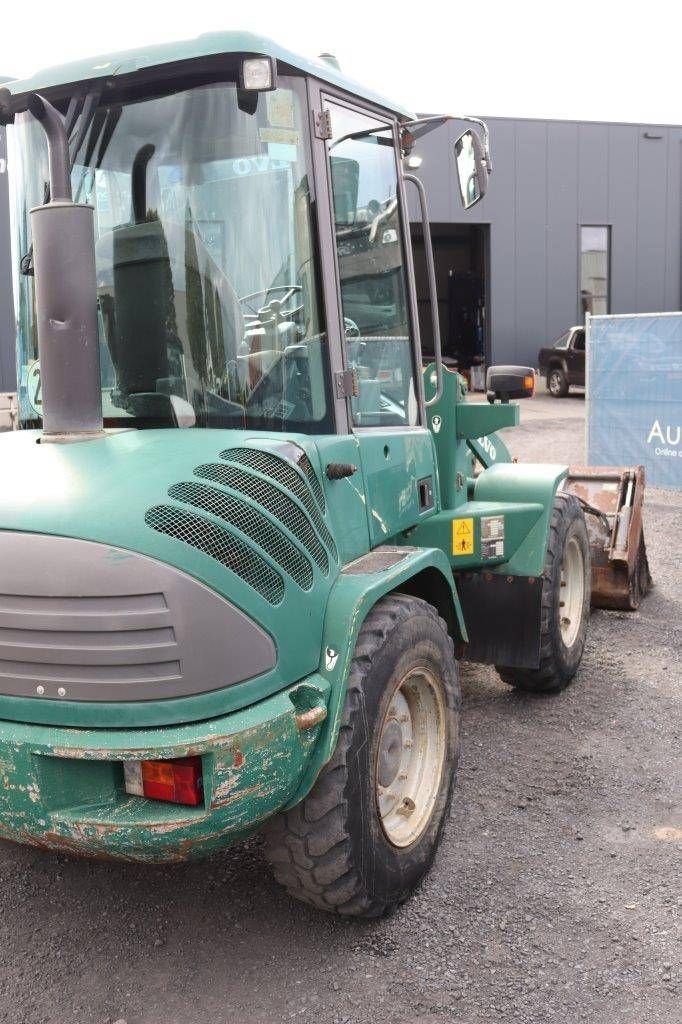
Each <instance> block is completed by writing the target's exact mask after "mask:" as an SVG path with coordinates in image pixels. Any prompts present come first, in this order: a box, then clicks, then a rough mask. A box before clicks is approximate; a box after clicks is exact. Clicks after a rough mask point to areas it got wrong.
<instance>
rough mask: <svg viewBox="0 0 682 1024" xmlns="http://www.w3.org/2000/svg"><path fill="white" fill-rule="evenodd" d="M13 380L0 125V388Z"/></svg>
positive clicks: (6, 210)
mask: <svg viewBox="0 0 682 1024" xmlns="http://www.w3.org/2000/svg"><path fill="white" fill-rule="evenodd" d="M0 81H1V80H0ZM15 383H16V375H15V371H14V314H13V304H12V288H11V278H10V251H9V202H8V198H7V148H6V138H5V130H4V128H0V391H13V390H14V388H15Z"/></svg>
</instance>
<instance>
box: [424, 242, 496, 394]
mask: <svg viewBox="0 0 682 1024" xmlns="http://www.w3.org/2000/svg"><path fill="white" fill-rule="evenodd" d="M488 230H489V229H488V225H485V224H472V225H469V224H432V225H431V234H432V239H433V255H434V261H435V265H436V284H437V288H438V314H439V319H440V332H441V346H442V350H443V361H444V362H445V363H446V365H447V366H449V367H450V368H451V369H457V370H459V372H460V373H463V374H464V376H465V377H467V379H468V380H469V382H470V384H471V385H472V386H473V387H476V386H477V385H478V386H480V388H481V389H482V388H483V381H484V377H485V373H484V366H485V363H486V361H487V346H488V335H487V322H488V315H487V302H488V294H487V293H488V288H487V273H486V268H487V262H488V260H487V253H488ZM412 238H413V249H414V262H415V271H416V281H417V301H418V305H419V327H420V334H421V342H422V350H423V353H424V359H425V360H428V361H430V358H431V356H432V355H433V332H432V329H431V315H430V309H429V292H428V283H427V279H426V263H425V258H424V239H423V237H422V235H421V232H420V230H419V228H418V227H416V226H413V229H412Z"/></svg>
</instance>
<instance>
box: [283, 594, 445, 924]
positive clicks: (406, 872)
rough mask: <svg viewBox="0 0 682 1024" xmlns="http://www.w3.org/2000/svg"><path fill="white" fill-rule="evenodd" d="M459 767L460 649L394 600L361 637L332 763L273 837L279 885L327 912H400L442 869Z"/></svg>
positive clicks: (421, 606)
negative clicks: (435, 863)
mask: <svg viewBox="0 0 682 1024" xmlns="http://www.w3.org/2000/svg"><path fill="white" fill-rule="evenodd" d="M458 756H459V685H458V680H457V665H456V662H455V659H454V654H453V647H452V640H451V639H450V637H449V636H448V634H447V631H446V627H445V623H444V622H443V620H442V619H440V618H439V617H438V613H437V611H436V609H435V608H433V607H432V606H431V605H430V604H427V603H426V602H425V601H422V600H419V599H418V598H414V597H409V596H407V595H403V594H392V595H390V596H389V597H386V598H383V599H382V600H381V601H379V602H378V604H377V605H376V606H375V607H374V608H373V609H372V611H371V612H370V614H369V615H368V616H367V619H366V620H365V623H364V625H363V627H362V630H361V631H360V635H359V636H358V641H357V644H356V647H355V654H354V657H353V662H352V666H351V671H350V676H349V680H348V691H347V695H346V701H345V705H344V711H343V717H342V721H341V727H340V731H339V737H338V741H337V745H336V750H335V751H334V755H333V757H332V759H331V761H330V762H329V764H328V765H326V767H325V768H324V769H323V771H322V773H321V774H320V776H319V778H318V780H317V782H316V783H315V786H314V787H313V789H312V790H311V792H310V793H309V795H308V796H307V797H306V798H305V799H304V800H303V801H302V802H301V803H300V804H298V805H297V806H296V807H294V808H293V809H292V810H290V811H286V812H284V813H282V814H280V815H278V816H277V817H276V818H275V819H273V821H272V822H271V823H270V825H269V827H268V829H267V832H266V857H267V859H268V860H269V861H270V863H271V865H272V868H273V871H274V874H275V878H276V879H277V880H278V881H279V882H281V883H282V885H284V886H285V887H286V888H287V890H288V891H289V893H290V894H291V895H292V896H295V897H297V898H298V899H302V900H305V901H306V902H308V903H312V904H314V905H315V906H316V907H319V908H321V909H322V910H327V911H333V912H335V913H338V914H343V915H347V916H355V917H378V916H380V915H381V914H385V913H388V912H390V911H391V910H393V909H394V908H395V907H396V906H398V905H399V904H400V903H402V902H403V901H404V900H405V899H406V898H407V897H408V896H409V895H410V893H411V892H412V891H413V890H414V889H415V887H416V886H417V885H418V884H419V882H420V881H421V880H422V878H423V877H424V875H425V874H426V872H427V871H428V868H429V866H430V864H431V862H432V860H433V858H434V855H435V852H436V849H437V847H438V844H439V841H440V836H441V831H442V828H443V823H444V821H445V817H446V814H447V810H448V807H449V804H450V800H451V796H452V789H453V784H454V778H455V772H456V768H457V760H458Z"/></svg>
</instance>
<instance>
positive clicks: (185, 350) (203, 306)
mask: <svg viewBox="0 0 682 1024" xmlns="http://www.w3.org/2000/svg"><path fill="white" fill-rule="evenodd" d="M96 261H97V280H98V293H99V294H100V298H101V297H102V295H104V296H107V293H109V296H108V298H109V301H108V303H105V304H104V305H105V306H106V305H108V306H110V307H111V309H110V313H113V323H112V322H111V320H112V317H111V316H110V317H109V318H108V319H109V324H108V327H109V330H108V339H107V340H108V342H109V348H110V351H111V357H112V360H113V363H114V366H115V367H116V376H117V382H118V388H119V391H120V392H121V394H122V395H123V396H124V397H127V396H128V395H133V394H142V393H145V394H152V393H157V392H161V393H164V392H167V393H175V394H179V395H180V397H182V398H185V399H187V400H188V401H190V402H191V401H192V399H193V396H192V395H191V394H186V393H185V392H186V387H187V383H191V377H194V378H195V380H194V383H196V384H197V385H200V383H201V377H202V373H205V372H206V367H205V366H204V367H201V366H195V367H194V374H192V375H190V372H189V368H190V367H191V365H192V363H193V361H194V360H195V359H196V358H197V357H198V356H199V354H200V352H203V354H204V356H205V357H206V359H207V360H208V358H209V357H210V353H209V351H208V349H209V345H208V340H206V343H205V342H204V337H203V334H204V331H205V330H206V325H205V317H206V315H207V313H209V314H210V310H211V309H213V310H214V315H215V318H216V325H215V328H216V335H215V337H216V341H219V340H220V338H221V337H222V343H223V346H224V365H225V366H228V365H229V364H230V363H231V362H232V363H234V360H235V358H236V354H237V352H238V350H239V345H240V344H241V342H242V340H243V337H244V315H243V313H242V309H241V306H240V304H239V300H238V298H237V295H236V293H235V291H234V289H233V287H232V285H231V284H230V282H229V280H228V278H227V277H226V275H225V274H224V273H223V271H222V270H221V269H220V267H219V266H218V265H217V263H216V262H215V260H213V258H212V257H211V255H210V253H209V252H208V249H207V248H206V246H205V245H204V243H203V241H202V239H201V236H200V235H199V233H198V231H197V230H196V229H195V228H194V227H193V225H192V223H191V222H188V223H187V224H174V223H170V224H169V223H162V222H161V221H160V220H158V219H151V218H150V219H149V220H146V221H143V222H142V223H134V224H126V225H122V226H120V227H117V228H114V230H113V231H112V232H110V233H108V234H106V235H103V236H102V237H101V238H100V239H99V241H98V242H97V246H96ZM209 288H210V290H211V293H212V294H211V297H210V301H209V302H207V301H206V296H205V291H206V290H207V289H209ZM197 320H198V321H199V322H200V324H201V332H202V339H201V345H200V346H198V347H197V349H195V350H194V351H193V345H192V332H193V330H195V329H196V328H195V327H194V324H195V323H196V321H197ZM218 322H219V327H218ZM207 334H208V331H207ZM183 357H184V358H183ZM183 367H186V368H187V370H186V371H185V370H184V369H183ZM185 372H187V378H188V380H187V381H185Z"/></svg>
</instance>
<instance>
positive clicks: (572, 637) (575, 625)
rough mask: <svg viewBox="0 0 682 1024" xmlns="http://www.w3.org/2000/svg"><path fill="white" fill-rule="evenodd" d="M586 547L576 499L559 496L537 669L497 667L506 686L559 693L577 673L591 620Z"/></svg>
mask: <svg viewBox="0 0 682 1024" xmlns="http://www.w3.org/2000/svg"><path fill="white" fill-rule="evenodd" d="M591 582H592V580H591V568H590V545H589V540H588V536H587V528H586V526H585V516H584V514H583V511H582V508H581V507H580V503H579V501H578V499H577V498H575V497H574V496H573V495H571V494H561V493H560V494H557V496H556V498H555V499H554V509H553V511H552V519H551V523H550V527H549V543H548V545H547V554H546V556H545V568H544V572H543V580H542V597H541V605H540V663H539V665H538V667H537V668H536V669H517V668H507V667H504V666H496V667H497V671H498V673H499V676H500V678H501V679H502V680H503V681H504V682H505V683H508V684H509V685H510V686H516V687H517V688H518V689H521V690H528V691H529V692H531V693H552V692H556V691H557V690H563V688H564V687H565V686H567V685H568V684H569V683H570V681H571V680H572V679H573V677H574V675H575V673H576V672H577V671H578V666H579V665H580V662H581V659H582V656H583V650H584V648H585V640H586V637H587V626H588V622H589V616H590V596H591Z"/></svg>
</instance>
